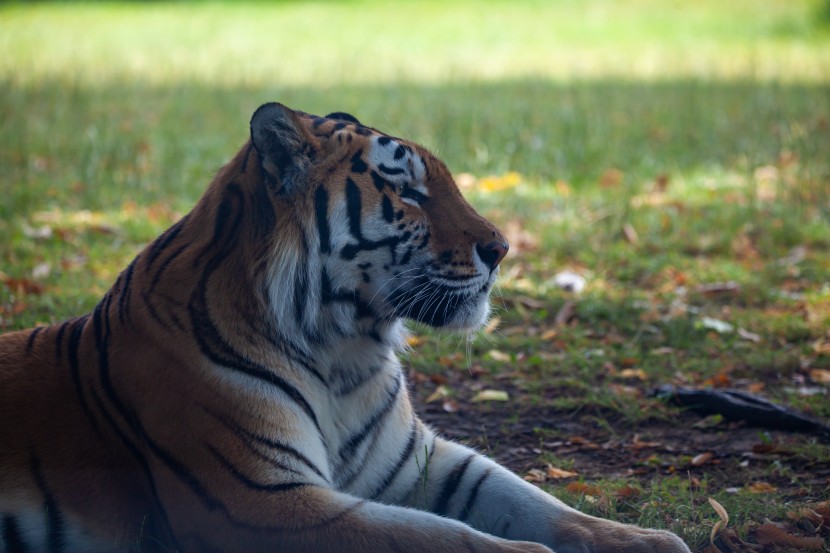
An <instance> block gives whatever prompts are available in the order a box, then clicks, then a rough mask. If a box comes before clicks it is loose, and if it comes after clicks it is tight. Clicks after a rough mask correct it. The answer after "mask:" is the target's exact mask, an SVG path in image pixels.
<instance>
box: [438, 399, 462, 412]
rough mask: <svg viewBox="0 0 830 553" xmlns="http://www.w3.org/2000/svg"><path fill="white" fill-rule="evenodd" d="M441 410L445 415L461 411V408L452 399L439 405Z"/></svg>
mask: <svg viewBox="0 0 830 553" xmlns="http://www.w3.org/2000/svg"><path fill="white" fill-rule="evenodd" d="M441 408H442V409H443V410H444V411H446V412H447V413H457V412H458V411H459V410H460V409H461V406H460V405H459V404H458V402H457V401H455V400H454V399H453V398H448V399H445V400H444V403H442V404H441Z"/></svg>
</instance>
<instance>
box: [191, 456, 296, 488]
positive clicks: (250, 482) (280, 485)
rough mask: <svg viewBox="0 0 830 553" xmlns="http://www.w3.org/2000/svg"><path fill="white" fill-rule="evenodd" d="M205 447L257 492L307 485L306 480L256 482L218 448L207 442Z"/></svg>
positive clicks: (229, 470)
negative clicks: (269, 482)
mask: <svg viewBox="0 0 830 553" xmlns="http://www.w3.org/2000/svg"><path fill="white" fill-rule="evenodd" d="M205 447H206V448H207V449H208V450H209V451H210V452H211V453H212V454H213V456H214V457H216V459H217V460H218V461H219V462H220V463H221V464H222V466H224V467H225V469H227V470H228V472H230V473H231V474H232V475H233V476H234V478H236V479H237V480H239V481H240V482H242V483H243V484H245V486H246V487H248V488H250V489H252V490H256V491H258V492H271V493H275V492H287V491H291V490H296V489H297V488H302V487H305V486H308V485H309V484H308V483H307V482H280V483H277V484H263V483H261V482H256V481H254V480H251V479H250V478H248V477H247V476H245V475H244V474H242V473H241V472H240V471H239V469H237V468H236V466H234V464H233V463H231V462H230V461H229V460H228V459H227V458H225V456H224V455H222V454H221V453H219V450H217V449H216V448H215V447H213V446H211V445H207V444H205Z"/></svg>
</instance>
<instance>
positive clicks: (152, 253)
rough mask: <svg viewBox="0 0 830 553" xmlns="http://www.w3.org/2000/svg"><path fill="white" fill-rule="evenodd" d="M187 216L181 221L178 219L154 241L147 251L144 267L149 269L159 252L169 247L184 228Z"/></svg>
mask: <svg viewBox="0 0 830 553" xmlns="http://www.w3.org/2000/svg"><path fill="white" fill-rule="evenodd" d="M187 217H188V215H185V216H184V217H182V218H181V219H179V220H178V221H177V222H176V223H175V224H174V225H173V226H172V227H170V228H169V229H167V231H166V232H164V234H162V235H161V236H159V237H158V238H156V239H155V241H154V242H153V243H152V244H151V245H150V248H149V250H148V251H147V264H146V267H147V268H148V269H149V268H150V265H152V264H153V262H154V261H155V260H156V258H158V256H159V255H161V252H163V251H164V250H165V248H167V246H169V245H170V243H171V242H172V241H173V240H174V239H175V238H176V236H178V235H179V233H180V232H181V231H182V228H184V224H185V222H186V221H187Z"/></svg>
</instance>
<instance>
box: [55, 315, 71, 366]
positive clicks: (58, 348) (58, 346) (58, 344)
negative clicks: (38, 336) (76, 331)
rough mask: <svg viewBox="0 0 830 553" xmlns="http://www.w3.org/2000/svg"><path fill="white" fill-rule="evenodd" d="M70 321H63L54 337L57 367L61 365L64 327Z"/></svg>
mask: <svg viewBox="0 0 830 553" xmlns="http://www.w3.org/2000/svg"><path fill="white" fill-rule="evenodd" d="M70 322H71V321H64V322H62V323H61V325H60V326H59V327H58V333H57V334H56V335H55V362H56V364H57V365H58V366H60V365H63V335H64V334H65V333H66V327H68V326H69V324H70Z"/></svg>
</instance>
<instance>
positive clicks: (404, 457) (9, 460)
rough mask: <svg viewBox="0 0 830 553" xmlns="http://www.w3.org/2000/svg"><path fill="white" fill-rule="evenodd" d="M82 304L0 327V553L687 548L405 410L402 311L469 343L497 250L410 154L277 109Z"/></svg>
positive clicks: (268, 107) (494, 233) (438, 165)
mask: <svg viewBox="0 0 830 553" xmlns="http://www.w3.org/2000/svg"><path fill="white" fill-rule="evenodd" d="M249 130H250V134H249V138H248V139H247V141H246V142H245V144H244V145H243V146H242V148H241V149H240V150H239V151H238V152H237V153H236V155H235V156H234V157H233V158H232V159H231V161H230V162H228V163H227V164H226V165H225V166H223V167H222V168H221V169H220V170H219V171H218V173H217V174H216V176H215V177H214V179H213V181H212V182H211V183H210V185H209V186H208V188H207V190H206V191H205V192H204V194H203V195H202V197H201V198H200V199H199V200H198V201H197V203H196V205H195V207H194V208H193V209H192V210H191V211H190V212H189V213H188V214H187V215H184V216H183V217H181V219H180V220H178V222H176V223H175V224H173V225H172V226H171V227H170V228H169V229H167V230H166V231H165V232H164V233H162V234H161V235H160V236H159V237H158V238H157V239H155V241H153V242H152V243H150V244H149V245H148V246H146V248H144V249H143V250H142V251H141V252H140V253H139V254H138V255H137V256H136V257H135V259H134V260H133V261H132V262H131V263H130V264H129V265H128V266H127V267H126V269H124V270H123V272H121V273H120V275H119V276H118V277H117V279H116V280H115V283H114V284H113V286H112V288H111V289H110V290H109V291H108V292H107V293H106V294H105V295H104V296H103V298H102V299H101V300H100V302H99V303H98V304H97V306H96V307H95V308H94V309H93V310H92V312H91V313H89V314H86V315H83V316H80V317H77V318H73V319H69V320H66V321H64V322H61V323H59V324H54V325H51V326H38V327H36V328H34V329H30V330H22V331H15V332H10V333H7V334H4V335H3V336H2V337H0V543H1V544H2V545H0V549H1V550H2V551H4V552H7V553H12V552H34V551H48V552H115V551H165V552H168V551H178V552H185V551H198V552H218V551H223V552H234V551H238V552H255V551H263V552H264V551H269V552H279V553H295V552H296V553H305V552H314V553H317V552H321V553H327V552H342V553H359V552H370V553H374V552H379V553H416V552H423V551H430V552H433V553H444V552H445V553H455V552H468V553H472V552H475V553H508V552H514V553H519V552H524V553H542V552H548V553H550V552H551V551H556V552H558V553H577V552H597V553H598V552H609V553H610V552H625V553H657V552H660V553H689V549H688V547H687V546H686V545H685V544H684V542H683V541H682V540H681V539H680V538H679V537H678V536H676V535H675V534H673V533H670V532H668V531H664V530H653V529H642V528H639V527H636V526H631V525H624V524H621V523H617V522H612V521H608V520H604V519H600V518H595V517H592V516H588V515H586V514H583V513H581V512H579V511H577V510H575V509H573V508H571V507H569V506H567V505H565V504H564V503H563V502H561V501H559V500H557V499H556V498H554V497H553V496H552V495H549V494H548V493H546V492H544V491H543V490H541V489H539V488H538V487H536V486H534V485H533V484H531V483H529V482H526V481H525V480H523V479H522V478H520V477H519V476H517V475H515V474H514V473H512V472H510V471H509V470H507V469H506V468H503V467H502V466H500V465H498V464H497V463H495V462H494V461H492V460H490V459H489V458H488V457H486V456H484V455H483V454H480V453H478V452H476V451H474V450H473V449H470V448H468V447H466V446H464V445H461V444H459V443H454V442H452V441H449V440H446V439H444V438H442V437H441V436H440V435H439V434H438V433H437V432H436V431H435V430H433V429H432V428H430V427H429V426H427V425H426V424H424V423H423V422H422V421H421V419H420V418H419V417H418V415H417V414H416V413H415V411H414V410H413V406H412V403H411V401H410V398H409V391H408V384H407V380H406V377H405V374H404V371H403V368H402V363H401V361H400V359H399V356H400V354H401V353H402V352H403V351H404V350H405V349H406V348H407V336H408V334H407V333H408V332H409V331H408V330H407V326H406V325H407V321H416V322H420V323H424V324H425V325H428V326H432V327H436V328H443V329H449V330H454V331H457V332H462V333H464V332H467V333H470V332H473V331H475V330H476V329H479V328H480V327H481V326H482V325H483V324H485V322H486V321H487V319H488V317H489V313H490V300H489V295H490V291H491V288H492V287H493V284H494V281H495V279H496V276H497V274H498V272H499V265H500V263H501V261H502V260H503V259H504V257H505V255H506V254H507V251H508V247H509V246H508V242H507V240H506V238H505V236H504V234H502V232H501V231H499V230H498V229H497V228H496V227H495V226H494V225H493V224H492V223H490V222H489V221H488V220H486V219H485V218H484V217H482V216H481V215H479V214H478V213H477V212H476V211H475V210H474V209H473V207H471V205H470V204H469V203H468V202H467V201H466V200H465V199H464V197H463V196H462V194H461V192H460V191H459V189H458V187H457V186H456V184H455V182H454V180H453V177H452V175H451V173H450V172H449V170H448V169H447V167H446V166H445V165H444V163H443V162H442V161H440V160H439V159H438V158H436V157H435V156H434V155H433V154H431V153H430V152H429V151H428V150H427V149H425V148H424V147H422V146H420V145H417V144H415V143H413V142H411V141H408V140H405V139H402V138H396V137H393V136H390V135H387V134H384V133H383V132H381V131H378V130H377V129H375V128H373V127H369V126H366V125H363V124H361V123H360V122H359V121H358V119H357V118H355V117H354V116H352V115H350V114H347V113H345V112H335V113H331V114H329V115H327V116H326V117H319V116H315V115H311V114H308V113H305V112H302V111H295V110H292V109H290V108H288V107H286V106H284V105H282V104H279V103H267V104H264V105H262V106H261V107H259V108H258V109H257V110H256V111H255V112H254V113H253V116H252V117H251V120H250V126H249Z"/></svg>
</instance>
